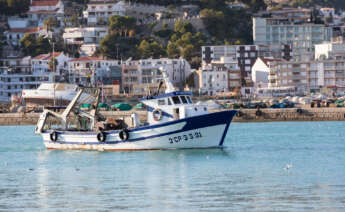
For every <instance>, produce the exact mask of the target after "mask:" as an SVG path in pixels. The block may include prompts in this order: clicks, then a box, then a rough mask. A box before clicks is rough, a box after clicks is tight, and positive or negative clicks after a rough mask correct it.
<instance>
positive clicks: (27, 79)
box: [0, 56, 52, 102]
mask: <svg viewBox="0 0 345 212" xmlns="http://www.w3.org/2000/svg"><path fill="white" fill-rule="evenodd" d="M49 81H52V78H51V76H49V74H48V73H43V72H33V71H32V69H31V57H29V56H28V57H23V58H22V57H11V56H9V57H6V58H1V59H0V102H9V101H11V97H12V96H14V95H17V96H20V94H21V93H22V90H23V89H35V88H37V87H38V86H39V85H40V84H41V83H42V82H49Z"/></svg>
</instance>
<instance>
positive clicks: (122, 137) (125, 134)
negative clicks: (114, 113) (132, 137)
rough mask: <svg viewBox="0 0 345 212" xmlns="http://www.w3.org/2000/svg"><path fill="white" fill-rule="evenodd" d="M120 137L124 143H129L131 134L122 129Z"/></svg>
mask: <svg viewBox="0 0 345 212" xmlns="http://www.w3.org/2000/svg"><path fill="white" fill-rule="evenodd" d="M119 137H120V139H121V140H122V141H127V140H128V139H129V132H128V130H127V129H122V130H120V132H119Z"/></svg>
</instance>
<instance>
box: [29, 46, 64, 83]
mask: <svg viewBox="0 0 345 212" xmlns="http://www.w3.org/2000/svg"><path fill="white" fill-rule="evenodd" d="M53 57H54V59H55V60H56V61H55V60H54V62H57V64H54V66H55V68H54V70H55V72H54V71H53V70H50V68H51V67H52V66H51V67H50V66H49V63H50V61H52V59H53ZM69 60H70V58H69V57H68V56H66V55H64V53H63V52H54V55H53V54H52V53H48V54H41V55H38V56H36V57H34V58H32V60H31V69H32V71H33V72H35V73H49V72H50V73H52V74H53V75H54V76H55V81H56V82H59V81H65V80H67V79H66V75H68V61H69Z"/></svg>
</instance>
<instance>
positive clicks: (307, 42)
mask: <svg viewBox="0 0 345 212" xmlns="http://www.w3.org/2000/svg"><path fill="white" fill-rule="evenodd" d="M303 14H304V13H302V15H295V16H293V15H291V16H289V15H288V14H286V13H281V14H279V13H277V14H275V13H273V12H272V13H271V14H266V16H265V15H263V14H257V15H255V16H254V17H253V40H254V44H256V45H271V44H280V45H281V44H285V45H291V46H292V49H293V58H294V60H309V59H311V58H313V52H314V45H315V44H320V43H322V42H324V41H331V39H332V28H331V27H328V26H326V25H324V24H315V23H311V22H310V20H307V19H306V17H307V15H306V14H304V15H303ZM309 18H310V16H309Z"/></svg>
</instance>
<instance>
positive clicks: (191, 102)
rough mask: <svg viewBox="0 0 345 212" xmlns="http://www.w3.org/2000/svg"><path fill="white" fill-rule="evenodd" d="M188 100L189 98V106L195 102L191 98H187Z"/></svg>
mask: <svg viewBox="0 0 345 212" xmlns="http://www.w3.org/2000/svg"><path fill="white" fill-rule="evenodd" d="M186 98H187V101H188V103H189V104H193V101H192V100H191V98H190V97H189V96H186Z"/></svg>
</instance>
